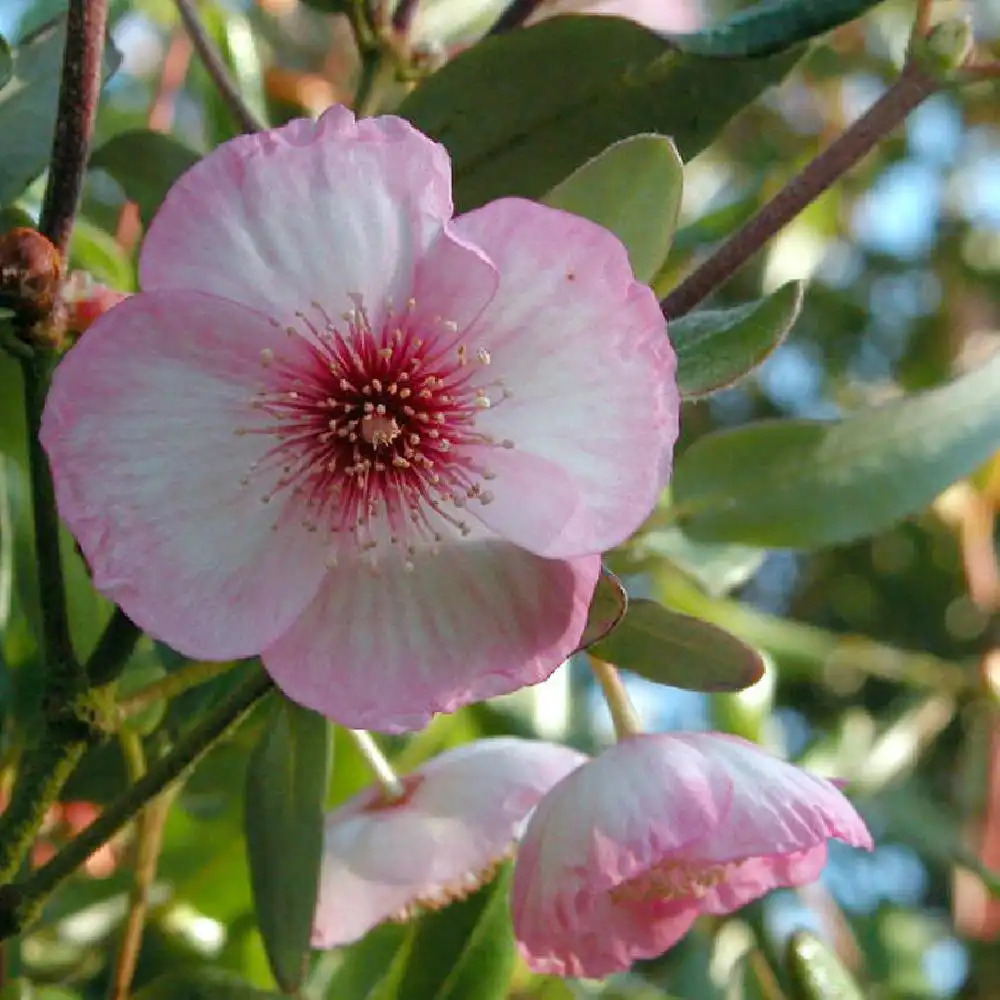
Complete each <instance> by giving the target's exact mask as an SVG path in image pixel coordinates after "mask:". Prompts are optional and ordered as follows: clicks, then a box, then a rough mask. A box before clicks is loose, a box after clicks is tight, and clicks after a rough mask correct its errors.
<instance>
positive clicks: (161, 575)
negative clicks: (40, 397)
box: [41, 293, 325, 659]
mask: <svg viewBox="0 0 1000 1000" xmlns="http://www.w3.org/2000/svg"><path fill="white" fill-rule="evenodd" d="M263 357H268V358H273V359H274V363H273V364H271V365H267V364H264V363H262V358H263ZM310 363H311V356H310V354H309V351H308V348H307V346H306V345H305V343H304V342H303V341H301V340H299V339H298V338H292V337H288V336H287V335H285V334H284V333H281V332H279V331H277V330H275V328H274V327H273V326H271V325H270V324H269V323H268V321H267V320H266V319H265V318H264V317H262V316H260V315H259V314H257V313H255V312H253V311H252V310H249V309H246V308H244V307H242V306H239V305H236V304H234V303H232V302H229V301H227V300H225V299H218V298H215V297H213V296H209V295H203V294H199V293H189V294H182V293H144V294H140V295H136V296H133V297H131V298H129V299H127V300H126V301H124V302H122V303H121V304H119V305H117V306H116V307H115V308H114V309H113V310H112V311H111V312H109V313H107V314H106V315H104V316H102V317H101V318H99V319H98V320H97V321H96V322H95V324H94V326H93V327H92V328H91V329H90V330H88V332H87V334H86V336H85V338H84V339H83V340H82V341H81V342H80V344H79V346H78V347H76V348H74V349H73V350H72V351H70V352H69V354H68V355H67V356H66V357H65V358H64V359H63V361H62V363H61V364H60V365H59V368H58V369H57V371H56V373H55V378H54V380H53V386H52V390H51V393H50V395H49V400H48V405H47V406H46V409H45V415H44V419H43V422H42V429H41V439H42V443H43V445H44V446H45V449H46V451H47V452H48V455H49V460H50V462H51V463H52V469H53V475H54V480H55V486H56V495H57V500H58V503H59V510H60V512H61V514H62V516H63V518H64V519H65V520H66V522H67V524H68V525H69V527H70V528H71V530H72V531H73V533H74V535H75V536H76V538H77V540H78V541H79V543H80V547H81V549H82V550H83V553H84V555H85V557H86V559H87V561H88V563H89V565H90V568H91V571H92V573H93V578H94V584H95V586H97V587H98V588H99V589H100V590H101V591H102V592H103V593H105V594H106V595H107V596H108V597H110V598H111V599H112V600H114V601H116V602H117V603H118V604H120V605H121V607H122V609H123V610H124V611H125V613H126V614H127V615H128V616H129V617H130V618H131V619H132V620H133V621H135V622H136V624H138V625H140V626H141V627H142V628H144V629H147V630H148V631H149V632H151V633H152V634H153V635H154V636H156V637H158V638H161V639H163V640H164V641H166V642H168V643H170V645H172V646H174V647H175V648H176V649H178V650H179V651H180V652H182V653H185V654H186V655H189V656H197V657H205V658H210V659H228V658H230V657H239V656H249V655H252V654H254V653H257V652H259V651H260V649H261V648H262V647H263V646H264V645H266V644H267V643H269V642H271V641H273V640H274V639H275V638H277V636H278V635H280V634H282V633H283V632H284V631H285V630H286V629H287V628H288V627H289V626H290V625H291V624H292V623H293V622H294V621H295V620H296V618H298V616H299V615H300V614H301V612H302V610H303V609H304V608H305V606H306V605H307V604H308V603H309V601H310V600H311V599H312V597H313V595H314V593H315V592H316V589H317V587H318V586H319V584H320V581H321V580H322V578H323V576H324V574H325V566H324V562H323V555H322V551H323V545H322V532H320V533H319V536H317V533H316V532H315V531H314V530H312V529H311V527H310V526H309V525H307V524H306V522H305V520H304V519H303V517H302V516H301V515H300V512H299V510H298V509H297V505H296V504H295V503H294V502H291V501H290V500H289V498H288V496H287V495H283V494H279V495H278V496H276V497H275V499H274V501H273V502H271V503H265V502H264V499H263V498H264V497H266V496H267V495H268V494H269V493H270V492H271V491H272V490H273V487H274V485H275V482H276V480H277V477H278V476H279V475H280V471H279V470H278V469H277V468H275V467H273V466H272V467H268V466H267V464H266V463H265V464H264V465H263V466H262V465H261V462H262V460H264V459H265V457H266V453H267V450H268V448H269V447H270V445H271V440H270V438H268V437H267V436H263V435H256V434H246V433H242V430H243V429H245V428H247V427H252V426H257V425H259V423H260V416H259V413H258V412H257V411H255V409H254V406H253V404H254V401H255V400H256V398H257V394H258V393H260V392H262V391H266V390H267V389H268V388H270V386H271V380H272V378H273V374H272V373H273V371H274V370H275V368H277V367H278V366H280V365H287V366H289V367H291V368H297V367H302V366H307V365H308V364H310ZM255 469H256V470H257V471H254V470H255Z"/></svg>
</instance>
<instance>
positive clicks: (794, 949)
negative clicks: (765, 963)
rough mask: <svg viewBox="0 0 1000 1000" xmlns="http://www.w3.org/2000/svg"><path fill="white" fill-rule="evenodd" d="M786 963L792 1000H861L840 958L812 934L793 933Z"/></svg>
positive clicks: (858, 990) (857, 989)
mask: <svg viewBox="0 0 1000 1000" xmlns="http://www.w3.org/2000/svg"><path fill="white" fill-rule="evenodd" d="M787 961H788V973H789V978H790V980H791V986H792V1000H864V996H865V994H864V993H863V992H862V990H861V987H860V986H858V984H857V983H856V982H855V981H854V978H853V977H852V976H851V974H850V973H849V972H848V971H847V969H845V968H844V965H843V963H842V962H841V961H840V959H839V958H837V956H836V955H834V954H833V952H832V951H830V949H829V948H827V946H826V945H825V944H823V942H822V941H820V940H819V938H817V937H816V936H815V935H813V934H809V933H807V932H805V931H799V932H798V933H797V934H793V935H792V937H791V940H790V941H789V942H788V958H787Z"/></svg>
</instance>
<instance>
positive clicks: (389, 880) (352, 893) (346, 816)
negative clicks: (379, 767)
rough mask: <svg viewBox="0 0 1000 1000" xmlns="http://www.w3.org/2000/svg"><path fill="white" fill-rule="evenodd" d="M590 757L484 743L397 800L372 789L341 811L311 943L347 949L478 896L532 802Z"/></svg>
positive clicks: (443, 761)
mask: <svg viewBox="0 0 1000 1000" xmlns="http://www.w3.org/2000/svg"><path fill="white" fill-rule="evenodd" d="M584 760H586V757H585V756H584V755H583V754H580V753H577V752H576V751H575V750H570V749H568V748H567V747H563V746H558V745H556V744H553V743H541V742H533V741H531V740H519V739H513V738H510V739H489V740H480V741H479V742H477V743H470V744H467V745H465V746H461V747H458V748H457V749H454V750H448V751H446V752H445V753H442V754H440V755H439V756H438V757H436V758H435V759H434V760H432V761H431V762H430V763H428V764H425V765H424V766H423V767H422V768H420V769H419V770H418V771H415V772H414V773H413V774H411V775H409V776H408V777H406V778H405V779H404V783H405V787H406V795H405V797H404V798H402V799H400V800H398V801H389V802H387V801H386V800H385V798H384V794H383V793H382V792H381V790H380V789H378V788H373V789H370V790H369V791H367V792H364V793H363V794H361V795H359V796H357V797H356V798H354V799H352V800H351V801H350V802H348V803H346V804H345V805H343V806H341V807H340V808H339V809H335V810H334V811H333V812H331V813H330V814H329V815H328V816H327V818H326V843H325V851H324V856H323V868H322V874H321V877H320V886H319V901H318V904H317V907H316V920H315V924H314V927H313V942H312V943H313V946H314V947H316V948H333V947H336V946H337V945H342V944H348V943H350V942H351V941H355V940H357V939H358V938H360V937H362V936H363V935H364V934H366V933H367V932H368V931H369V930H371V928H373V927H375V926H377V925H378V924H380V923H382V922H383V921H385V920H390V919H406V918H407V917H409V916H412V914H413V912H415V910H416V909H417V908H418V907H432V908H437V907H440V906H444V905H446V904H447V903H449V902H452V901H453V900H456V899H461V898H463V897H464V896H466V895H468V894H469V893H471V892H474V891H475V890H476V889H478V888H479V886H481V885H482V884H484V883H485V882H486V881H488V880H489V878H491V877H492V875H493V872H494V870H495V868H496V866H497V865H498V864H499V863H500V862H501V861H503V859H504V858H505V857H506V856H507V855H508V854H509V853H510V851H511V848H512V846H513V844H514V842H515V840H516V839H517V836H518V834H519V833H520V832H521V829H522V827H523V825H524V819H525V817H526V816H527V815H528V813H529V812H530V810H531V809H532V808H533V807H534V805H535V803H536V802H538V800H539V799H540V798H541V797H542V796H543V795H544V794H545V793H546V792H547V791H548V790H549V788H551V787H552V785H554V784H555V783H556V782H557V781H559V780H560V778H563V777H565V775H567V774H568V773H569V772H570V771H572V770H573V769H574V768H576V767H579V765H580V764H581V763H582V762H583V761H584Z"/></svg>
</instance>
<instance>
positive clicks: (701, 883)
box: [610, 858, 733, 903]
mask: <svg viewBox="0 0 1000 1000" xmlns="http://www.w3.org/2000/svg"><path fill="white" fill-rule="evenodd" d="M732 867H733V866H732V864H713V865H705V864H698V863H696V862H689V861H682V860H679V859H676V858H671V859H667V860H665V861H662V862H660V864H658V865H656V866H655V867H653V868H650V869H649V870H648V871H645V872H643V873H642V874H641V875H637V876H635V878H631V879H629V880H628V881H627V882H622V883H621V884H620V885H616V886H615V887H614V888H613V889H612V890H611V892H610V896H611V898H612V899H613V900H614V901H615V902H616V903H649V902H654V901H657V900H664V901H670V900H675V899H691V898H694V899H700V898H701V897H702V896H704V895H705V893H706V892H708V891H709V889H713V888H715V886H717V885H719V884H720V883H722V882H724V881H725V880H726V877H727V875H728V874H729V872H730V870H731V868H732Z"/></svg>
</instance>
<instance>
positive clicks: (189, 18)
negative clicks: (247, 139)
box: [174, 0, 264, 132]
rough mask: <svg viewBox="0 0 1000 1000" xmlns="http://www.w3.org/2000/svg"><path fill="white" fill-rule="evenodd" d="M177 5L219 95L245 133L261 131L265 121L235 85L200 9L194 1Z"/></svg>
mask: <svg viewBox="0 0 1000 1000" xmlns="http://www.w3.org/2000/svg"><path fill="white" fill-rule="evenodd" d="M174 2H175V3H176V4H177V10H178V13H179V14H180V15H181V20H182V21H183V22H184V27H185V29H186V30H187V33H188V34H189V35H190V36H191V42H192V44H193V45H194V47H195V51H196V52H197V53H198V55H199V57H200V58H201V61H202V63H204V65H205V69H206V70H207V71H208V75H209V76H210V77H211V78H212V82H213V83H214V84H215V88H216V90H218V92H219V96H220V97H222V99H223V101H225V103H226V106H227V107H228V108H229V110H230V112H231V113H232V115H233V117H234V118H235V119H236V121H237V122H238V123H239V126H240V129H241V130H242V131H243V132H260V131H261V130H262V129H263V128H264V123H263V122H261V121H259V120H258V118H257V116H256V115H255V114H254V113H253V112H252V111H251V110H250V108H249V107H248V106H247V103H246V101H244V100H243V96H242V94H240V92H239V90H237V88H236V84H235V83H233V81H232V78H231V77H230V76H229V70H228V69H227V68H226V64H225V63H224V62H223V61H222V56H221V55H220V54H219V51H218V49H217V48H216V47H215V45H214V44H213V42H212V39H211V38H209V37H208V32H207V31H205V26H204V25H203V24H202V23H201V19H200V18H199V17H198V12H197V11H196V10H195V8H194V4H193V3H192V0H174Z"/></svg>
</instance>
